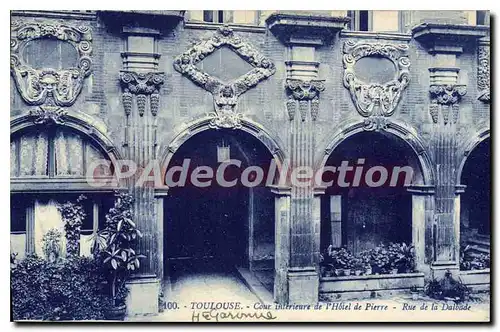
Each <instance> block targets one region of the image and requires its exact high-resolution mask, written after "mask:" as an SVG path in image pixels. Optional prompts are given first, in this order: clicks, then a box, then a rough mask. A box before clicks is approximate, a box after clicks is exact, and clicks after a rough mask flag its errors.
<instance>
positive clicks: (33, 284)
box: [11, 255, 109, 320]
mask: <svg viewBox="0 0 500 332" xmlns="http://www.w3.org/2000/svg"><path fill="white" fill-rule="evenodd" d="M102 275H103V274H102V271H101V267H100V264H99V263H98V262H97V261H96V260H94V259H91V258H87V257H73V258H69V259H66V260H59V261H55V262H50V261H46V260H44V259H41V258H39V257H37V256H34V255H31V256H28V257H26V258H25V259H23V260H21V261H19V262H17V263H16V264H14V265H13V266H12V268H11V296H12V318H13V319H14V320H96V319H104V310H105V308H107V307H108V306H109V297H108V294H106V288H105V280H104V279H103V277H102Z"/></svg>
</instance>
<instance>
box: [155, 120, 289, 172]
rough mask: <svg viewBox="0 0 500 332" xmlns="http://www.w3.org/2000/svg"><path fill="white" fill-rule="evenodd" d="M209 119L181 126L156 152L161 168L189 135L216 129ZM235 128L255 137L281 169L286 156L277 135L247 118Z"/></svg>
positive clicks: (165, 167)
mask: <svg viewBox="0 0 500 332" xmlns="http://www.w3.org/2000/svg"><path fill="white" fill-rule="evenodd" d="M211 120H212V118H210V117H204V118H202V119H198V120H195V121H192V122H190V123H188V124H186V125H185V126H184V127H183V128H182V130H180V131H179V132H178V133H177V134H175V136H174V138H173V139H172V140H171V142H170V144H169V145H168V146H167V147H165V148H164V150H163V151H159V153H158V154H157V155H159V158H158V160H160V161H161V166H162V170H166V169H167V168H168V165H169V163H170V160H171V159H172V157H173V155H174V153H175V152H176V151H177V149H178V148H179V147H180V146H181V145H182V144H183V143H185V142H186V141H187V140H189V139H190V138H191V137H193V136H194V135H196V134H198V133H201V132H203V131H205V130H210V129H211V130H217V129H216V128H213V127H212V126H210V122H211ZM235 130H242V131H244V132H246V133H248V134H250V135H252V136H254V137H255V138H257V139H258V140H259V141H260V142H261V143H262V144H263V145H264V146H265V147H266V148H267V150H268V151H269V152H270V153H271V155H272V156H273V158H274V160H275V161H276V165H277V168H278V170H280V169H281V166H282V165H283V163H284V162H285V160H286V158H287V156H286V153H285V150H284V149H283V144H282V142H281V140H280V139H279V137H277V136H276V135H275V134H273V133H271V132H270V131H269V130H267V129H266V128H265V127H263V126H262V125H260V124H259V123H257V122H254V121H252V120H250V119H248V118H242V119H241V128H239V129H235Z"/></svg>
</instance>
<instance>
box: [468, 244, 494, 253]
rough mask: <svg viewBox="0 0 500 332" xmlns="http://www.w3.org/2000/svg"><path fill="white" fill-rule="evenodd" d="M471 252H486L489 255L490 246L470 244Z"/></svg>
mask: <svg viewBox="0 0 500 332" xmlns="http://www.w3.org/2000/svg"><path fill="white" fill-rule="evenodd" d="M470 253H471V254H472V255H477V254H486V255H489V254H490V248H489V247H488V248H482V247H479V246H476V245H471V246H470Z"/></svg>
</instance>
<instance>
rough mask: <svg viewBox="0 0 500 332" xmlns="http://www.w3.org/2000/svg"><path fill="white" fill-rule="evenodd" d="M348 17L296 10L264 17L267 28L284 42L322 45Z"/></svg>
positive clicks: (338, 29)
mask: <svg viewBox="0 0 500 332" xmlns="http://www.w3.org/2000/svg"><path fill="white" fill-rule="evenodd" d="M349 21H350V19H349V18H348V17H333V16H325V15H316V14H304V13H297V12H277V13H273V14H271V15H270V16H269V17H268V18H267V19H266V24H267V27H268V29H269V30H271V31H272V32H273V34H275V35H276V36H277V37H278V38H280V39H281V40H282V41H283V42H285V43H292V44H294V43H297V41H296V40H294V39H295V38H299V39H300V41H298V43H300V44H303V45H313V46H314V45H322V44H323V43H324V42H325V41H327V40H328V39H330V38H331V37H332V36H334V35H335V34H337V33H338V32H339V31H341V30H342V29H344V28H345V27H346V24H347V23H348V22H349Z"/></svg>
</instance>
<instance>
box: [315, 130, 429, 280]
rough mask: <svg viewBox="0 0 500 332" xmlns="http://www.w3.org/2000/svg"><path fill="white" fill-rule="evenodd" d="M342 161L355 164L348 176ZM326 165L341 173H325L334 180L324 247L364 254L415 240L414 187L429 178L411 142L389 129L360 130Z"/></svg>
mask: <svg viewBox="0 0 500 332" xmlns="http://www.w3.org/2000/svg"><path fill="white" fill-rule="evenodd" d="M342 163H347V165H348V166H350V167H351V168H350V169H347V171H346V172H345V178H344V179H343V180H342V179H341V178H340V177H341V174H340V170H339V167H340V166H341V165H342ZM325 166H327V167H328V166H330V167H335V168H336V172H335V173H333V172H329V173H325V175H324V176H323V180H324V181H328V180H331V181H333V184H332V185H331V186H328V188H327V189H326V192H325V195H323V196H322V198H321V204H322V206H321V211H322V213H321V214H322V216H321V219H322V223H321V225H322V226H321V248H322V251H324V250H325V249H326V248H328V247H329V246H332V247H333V248H340V247H345V248H346V249H347V250H348V251H349V252H351V253H352V254H353V255H358V254H360V253H361V252H364V251H366V250H371V249H374V248H376V247H377V246H379V245H380V244H382V245H388V244H390V243H405V244H411V243H412V240H413V239H412V218H413V216H412V195H411V193H409V192H408V186H410V185H413V184H417V183H420V184H421V183H423V176H422V169H421V166H420V162H419V160H418V158H417V155H416V153H415V151H414V150H413V149H412V147H411V146H410V145H409V144H408V143H407V142H405V141H404V140H403V139H401V138H399V137H398V136H396V135H394V134H392V133H388V132H372V131H363V132H359V133H356V134H354V135H352V136H349V137H348V138H346V139H345V140H344V141H342V142H341V143H340V144H338V145H337V146H336V147H335V149H334V150H333V151H332V153H331V154H330V156H329V158H328V160H327V162H326V164H325ZM327 175H328V176H329V179H327ZM384 179H385V180H384ZM382 272H383V271H382Z"/></svg>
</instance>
